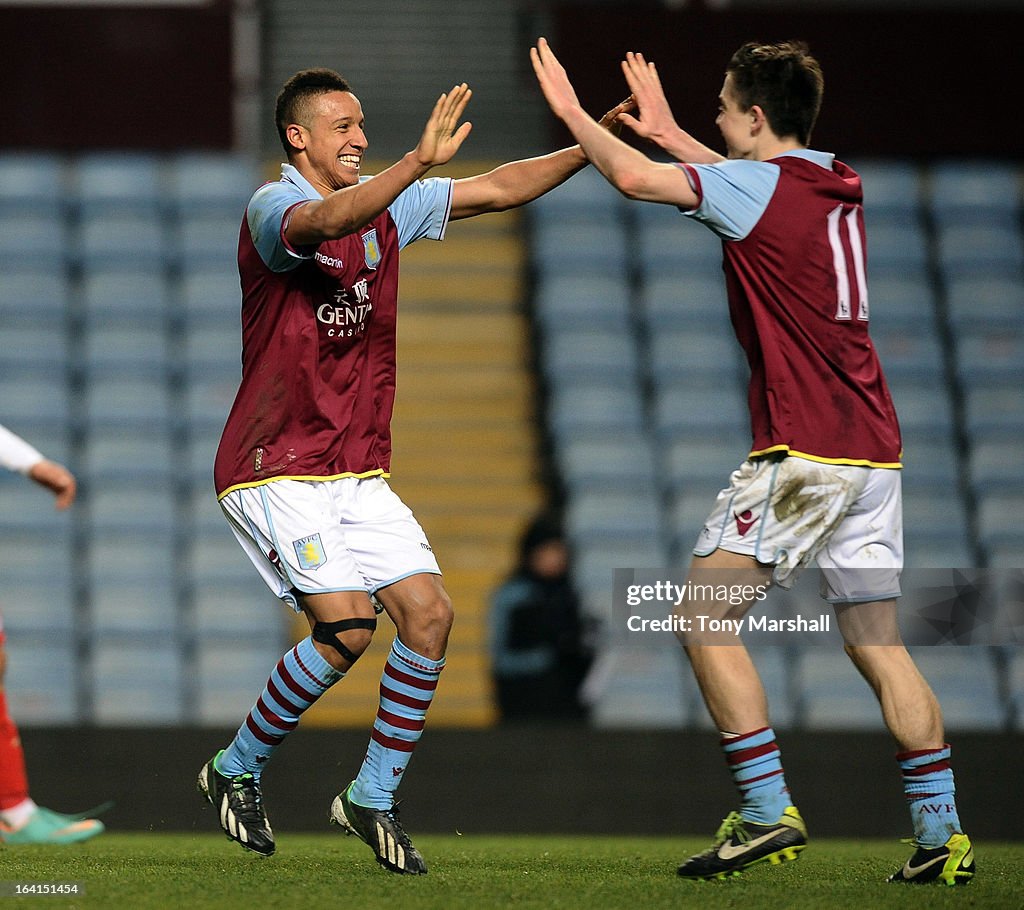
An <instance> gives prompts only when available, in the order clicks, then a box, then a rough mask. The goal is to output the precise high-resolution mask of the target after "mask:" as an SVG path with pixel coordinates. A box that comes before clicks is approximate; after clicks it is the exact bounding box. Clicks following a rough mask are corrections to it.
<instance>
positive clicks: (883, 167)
mask: <svg viewBox="0 0 1024 910" xmlns="http://www.w3.org/2000/svg"><path fill="white" fill-rule="evenodd" d="M850 166H851V167H852V168H853V169H854V170H855V171H856V172H857V173H858V174H859V175H860V180H861V186H862V187H863V191H864V208H865V209H866V211H867V212H868V217H869V218H870V219H872V220H874V219H875V218H883V217H884V218H889V219H893V218H905V219H908V220H909V219H914V218H917V217H919V212H920V210H921V206H922V203H923V198H922V195H923V194H922V181H921V171H920V168H919V167H918V166H917V165H916V164H914V163H912V162H910V161H902V160H899V159H885V158H876V159H865V160H864V161H854V162H852V163H850ZM870 227H871V226H870V223H869V225H868V233H869V234H870Z"/></svg>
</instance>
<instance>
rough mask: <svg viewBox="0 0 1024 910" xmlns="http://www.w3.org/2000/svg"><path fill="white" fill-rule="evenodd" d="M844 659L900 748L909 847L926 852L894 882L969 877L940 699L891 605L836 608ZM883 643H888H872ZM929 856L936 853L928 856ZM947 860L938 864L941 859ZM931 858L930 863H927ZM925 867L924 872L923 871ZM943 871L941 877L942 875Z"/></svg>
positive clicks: (969, 865) (970, 869) (970, 865)
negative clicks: (919, 873)
mask: <svg viewBox="0 0 1024 910" xmlns="http://www.w3.org/2000/svg"><path fill="white" fill-rule="evenodd" d="M836 615H837V618H838V619H839V628H840V630H841V631H842V632H843V637H844V639H845V640H846V653H847V654H848V655H849V656H850V659H851V660H852V661H853V664H854V666H855V667H856V668H857V669H858V670H859V671H860V673H861V675H862V676H863V677H864V679H865V680H867V682H868V685H870V686H871V688H872V690H873V691H874V693H875V696H876V697H877V698H878V701H879V704H880V705H881V708H882V717H883V718H884V720H885V725H886V726H887V727H888V728H889V732H890V733H891V734H892V736H893V738H894V739H895V740H896V743H897V745H898V746H899V750H900V751H899V752H898V753H897V755H896V760H897V761H898V763H899V766H900V771H901V773H902V776H903V789H904V792H905V794H906V798H907V803H908V806H909V808H910V815H911V820H912V821H913V825H914V840H915V842H916V844H917V846H918V847H919V848H920V849H921V850H922V851H924V852H922V853H921V854H920V858H921V860H922V862H920V863H919V862H917V859H918V857H917V856H915V858H913V859H912V860H911V862H910V863H909V864H908V865H909V870H910V871H908V870H907V869H904V870H901V871H900V872H898V873H897V876H898V877H899V878H897V880H909V878H910V876H911V873H912V872H914V871H916V869H917V867H918V866H920V867H921V869H922V870H926V872H927V873H928V876H927V877H928V878H934V875H933V874H932V873H934V874H935V875H938V874H941V875H942V876H943V878H944V879H947V880H948V881H949V884H953V883H954V882H957V881H961V880H964V879H966V878H970V876H971V875H972V874H973V864H974V860H973V856H972V855H971V853H970V850H971V847H970V841H969V840H968V839H967V838H966V837H964V836H963V828H962V827H961V825H960V818H959V815H958V814H957V808H956V799H955V796H954V793H955V791H956V786H955V783H954V779H953V769H952V768H951V766H950V761H949V759H950V748H949V745H948V744H947V743H946V742H945V733H944V730H943V724H942V710H941V709H940V707H939V702H938V699H936V697H935V694H934V693H933V692H932V689H931V687H930V686H929V685H928V683H927V681H926V680H925V678H924V677H923V676H922V675H921V673H920V671H919V670H918V669H917V666H916V665H915V664H914V661H913V659H912V658H911V656H910V655H909V654H908V653H907V649H906V648H905V647H904V646H903V644H902V642H901V641H900V637H899V628H898V624H897V620H896V602H895V601H893V600H888V601H881V602H878V603H870V604H855V605H850V606H847V607H840V608H837V611H836ZM879 641H883V642H886V644H876V643H875V642H879ZM929 851H939V852H938V853H936V854H935V856H934V857H932V855H931V853H930V852H929ZM940 855H941V857H942V858H943V859H945V860H946V862H945V865H939V864H938V861H939V857H940ZM931 859H934V861H935V862H934V863H931V864H929V863H928V860H931ZM926 864H927V865H929V866H930V868H927V869H926ZM940 870H941V872H940Z"/></svg>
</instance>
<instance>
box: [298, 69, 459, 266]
mask: <svg viewBox="0 0 1024 910" xmlns="http://www.w3.org/2000/svg"><path fill="white" fill-rule="evenodd" d="M472 95H473V92H472V91H471V90H470V89H469V87H468V86H467V85H466V83H465V82H463V83H462V84H461V85H456V86H455V87H454V88H453V89H452V90H451V91H450V92H446V93H444V94H442V95H441V97H440V98H438V99H437V103H436V104H435V105H434V109H433V111H431V114H430V119H429V120H428V121H427V125H426V127H425V128H424V130H423V135H422V136H421V137H420V141H419V143H418V144H417V145H416V148H415V149H413V151H411V152H407V153H406V154H405V155H404V156H403V157H402V158H401V159H400V160H399V161H397V162H395V163H394V164H393V165H391V167H389V168H386V169H385V170H383V171H381V172H380V173H379V174H377V175H376V176H375V177H374V178H373V179H372V180H365V181H363V182H362V183H358V184H356V185H355V186H347V187H344V188H343V189H340V190H336V191H335V192H333V193H331V194H330V195H329V196H326V197H325V198H324V199H323V200H322V201H315V200H314V201H312V202H307V203H305V204H303V205H301V206H299V207H297V208H296V209H294V211H293V212H292V216H291V219H290V220H289V222H288V228H287V231H286V236H287V237H288V242H289V243H291V244H292V245H293V246H296V247H302V246H312V245H314V244H317V243H321V242H322V241H324V240H333V239H335V238H337V237H344V236H345V235H346V234H351V233H352V232H353V231H357V230H359V228H361V227H362V226H363V225H365V224H368V223H369V222H371V221H372V220H373V219H374V218H376V217H377V216H378V215H379V214H380V213H381V212H383V211H384V209H386V208H387V207H388V206H389V205H391V203H392V202H394V201H395V199H396V198H397V197H398V194H399V193H401V192H402V190H404V189H405V188H406V187H408V186H410V185H411V184H412V183H413V182H414V181H416V180H419V179H420V178H421V177H422V176H423V175H424V174H426V173H427V171H429V170H430V169H431V168H432V167H435V166H437V165H439V164H445V163H447V162H448V161H450V160H451V159H452V157H454V155H455V153H456V152H457V151H458V150H459V147H460V146H461V145H462V143H463V141H464V140H465V139H466V137H467V136H468V135H469V131H470V130H471V129H472V128H473V126H472V124H471V123H468V122H466V123H463V124H461V125H459V120H460V119H461V118H462V114H463V112H464V111H465V110H466V105H467V104H469V99H470V98H471V97H472Z"/></svg>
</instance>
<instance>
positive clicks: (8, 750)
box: [0, 628, 103, 846]
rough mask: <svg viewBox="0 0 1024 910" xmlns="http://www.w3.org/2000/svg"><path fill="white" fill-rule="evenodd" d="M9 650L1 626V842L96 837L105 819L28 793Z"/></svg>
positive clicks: (72, 840)
mask: <svg viewBox="0 0 1024 910" xmlns="http://www.w3.org/2000/svg"><path fill="white" fill-rule="evenodd" d="M6 669H7V652H6V649H5V648H4V638H3V630H2V628H0V844H9V845H12V846H14V845H21V844H72V843H77V842H78V841H83V840H87V839H88V838H90V837H95V836H96V835H97V834H99V833H101V832H102V831H103V823H102V822H101V821H98V820H97V819H94V818H81V817H79V816H77V815H63V814H61V813H60V812H54V811H53V810H51V809H44V808H43V807H42V806H37V805H36V803H35V801H34V800H33V799H32V797H31V796H29V793H28V775H27V773H26V771H25V752H24V750H23V749H22V747H21V738H20V736H19V735H18V727H17V725H16V724H15V723H14V719H13V718H12V717H11V715H10V712H9V711H8V709H7V692H6V689H5V688H4V674H5V672H6Z"/></svg>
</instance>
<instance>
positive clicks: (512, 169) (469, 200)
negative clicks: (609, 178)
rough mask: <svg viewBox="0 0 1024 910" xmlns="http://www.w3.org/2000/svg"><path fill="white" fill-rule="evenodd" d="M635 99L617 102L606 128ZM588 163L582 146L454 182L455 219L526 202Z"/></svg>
mask: <svg viewBox="0 0 1024 910" xmlns="http://www.w3.org/2000/svg"><path fill="white" fill-rule="evenodd" d="M631 107H632V102H631V101H630V100H629V99H627V100H626V101H623V102H621V103H620V104H617V105H616V106H615V107H613V108H612V109H611V110H610V111H608V113H607V114H605V115H604V116H603V117H602V118H601V120H600V124H599V125H600V126H601V127H602V128H603V129H606V130H615V131H616V132H617V131H618V129H619V123H618V118H619V116H620V115H621V114H622V113H623V112H624V111H626V110H629V109H631ZM587 164H588V162H587V157H586V155H584V154H583V151H582V149H580V147H579V146H578V145H574V146H572V147H571V148H567V149H562V150H561V151H558V152H552V153H551V154H550V155H542V156H540V157H538V158H525V159H523V160H521V161H511V162H509V163H508V164H503V165H501V166H500V167H496V168H495V169H494V170H493V171H488V172H487V173H486V174H478V175H477V176H475V177H466V178H463V179H460V180H456V181H454V182H453V183H452V212H451V217H452V219H456V218H469V217H471V216H473V215H481V214H483V213H485V212H502V211H505V210H506V209H511V208H515V207H516V206H520V205H525V204H526V203H527V202H532V201H533V200H534V199H536V198H537V197H538V196H543V195H544V194H545V193H546V192H548V191H549V190H552V189H554V188H555V187H556V186H558V185H560V184H562V183H564V182H565V181H566V180H568V179H569V178H570V177H571V176H572V175H573V174H575V173H576V172H577V171H579V170H581V169H582V168H584V167H586V165H587Z"/></svg>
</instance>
